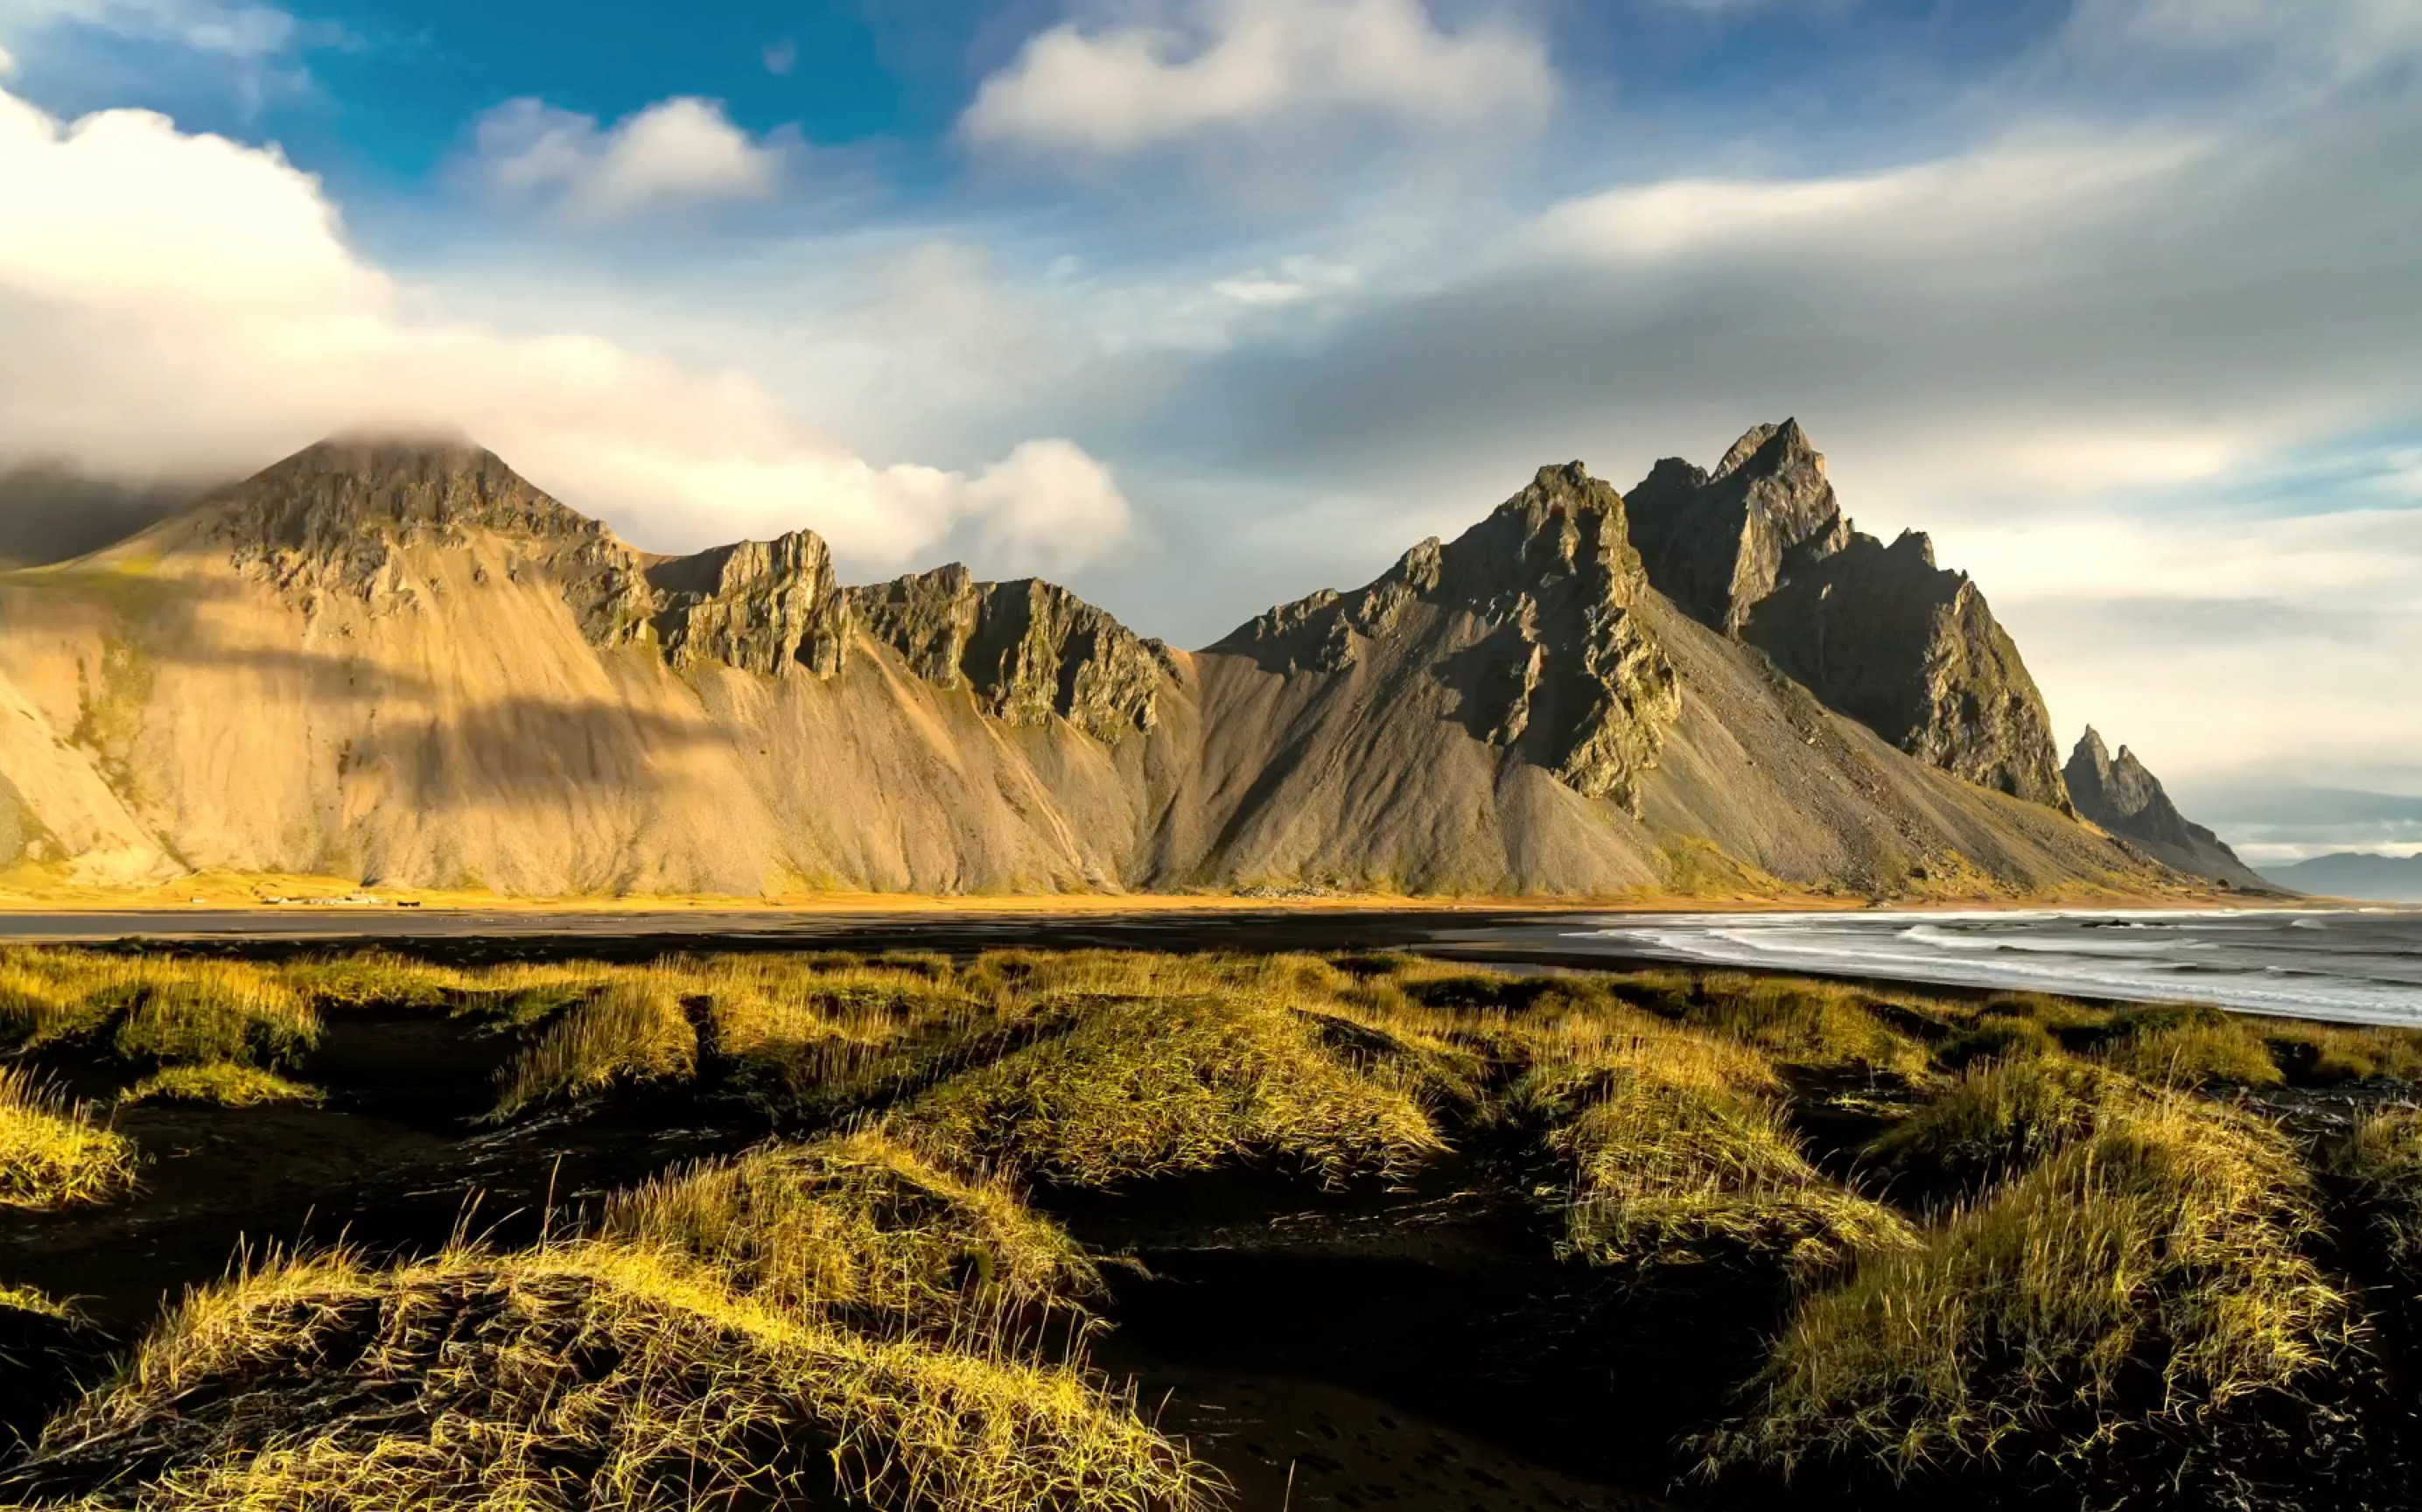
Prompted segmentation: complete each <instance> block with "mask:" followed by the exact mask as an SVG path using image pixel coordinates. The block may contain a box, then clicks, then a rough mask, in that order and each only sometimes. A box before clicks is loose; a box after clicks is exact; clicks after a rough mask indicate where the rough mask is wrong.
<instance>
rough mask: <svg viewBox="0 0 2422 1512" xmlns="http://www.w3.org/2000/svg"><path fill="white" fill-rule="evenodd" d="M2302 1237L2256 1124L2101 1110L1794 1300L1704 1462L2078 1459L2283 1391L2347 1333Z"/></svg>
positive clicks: (1914, 1464)
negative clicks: (1904, 1238)
mask: <svg viewBox="0 0 2422 1512" xmlns="http://www.w3.org/2000/svg"><path fill="white" fill-rule="evenodd" d="M2319 1228H2320V1214H2319V1210H2318V1206H2317V1203H2316V1199H2315V1193H2314V1189H2313V1184H2312V1180H2311V1178H2310V1176H2309V1175H2308V1174H2307V1173H2306V1172H2305V1171H2304V1168H2303V1166H2302V1165H2301V1164H2300V1163H2299V1162H2298V1160H2297V1158H2296V1155H2295V1152H2294V1151H2293V1150H2292V1149H2291V1148H2290V1147H2289V1145H2288V1142H2287V1141H2286V1139H2285V1138H2284V1137H2282V1136H2281V1135H2280V1134H2279V1132H2278V1131H2277V1130H2276V1129H2274V1128H2273V1127H2272V1126H2269V1125H2267V1124H2264V1123H2262V1122H2260V1121H2258V1120H2256V1119H2254V1118H2251V1117H2248V1116H2246V1115H2244V1114H2242V1113H2240V1112H2237V1111H2234V1110H2230V1109H2226V1108H2223V1107H2219V1106H2217V1105H2213V1104H2210V1103H2207V1102H2201V1101H2198V1100H2196V1099H2194V1098H2193V1097H2191V1096H2189V1095H2183V1094H2178V1093H2149V1094H2147V1095H2145V1096H2144V1097H2143V1098H2141V1099H2137V1100H2129V1101H2122V1102H2115V1103H2111V1104H2107V1105H2106V1106H2105V1108H2104V1110H2103V1111H2102V1114H2101V1116H2100V1119H2099V1121H2098V1124H2097V1126H2096V1127H2095V1128H2094V1129H2093V1131H2092V1132H2091V1133H2090V1134H2088V1135H2086V1136H2084V1137H2083V1138H2080V1139H2078V1140H2077V1141H2075V1142H2072V1143H2070V1144H2068V1146H2067V1147H2066V1148H2063V1149H2061V1150H2060V1151H2059V1152H2058V1153H2056V1154H2054V1155H2052V1157H2051V1158H2048V1159H2046V1160H2044V1161H2042V1162H2041V1163H2040V1164H2038V1165H2037V1166H2036V1167H2034V1168H2033V1169H2032V1170H2030V1171H2028V1172H2026V1173H2024V1174H2021V1175H2020V1176H2018V1177H2016V1178H2014V1179H2012V1180H2011V1181H2009V1182H2008V1183H2006V1184H2005V1185H2004V1186H2002V1187H2000V1188H1998V1189H1993V1190H1991V1191H1990V1192H1989V1193H1988V1194H1987V1195H1986V1196H1985V1197H1984V1198H1982V1199H1981V1200H1980V1201H1979V1202H1977V1203H1976V1204H1975V1205H1973V1206H1969V1207H1966V1208H1963V1209H1960V1210H1958V1211H1957V1212H1955V1213H1953V1214H1952V1215H1951V1216H1950V1217H1949V1218H1947V1219H1946V1220H1945V1221H1943V1222H1942V1224H1941V1225H1939V1226H1938V1227H1936V1228H1935V1229H1933V1230H1932V1231H1930V1232H1929V1233H1928V1234H1927V1236H1926V1242H1925V1244H1924V1246H1923V1247H1922V1248H1919V1249H1916V1250H1914V1251H1910V1252H1895V1253H1884V1254H1879V1255H1873V1256H1869V1257H1868V1258H1866V1259H1864V1261H1862V1263H1861V1264H1860V1266H1859V1268H1858V1269H1857V1270H1856V1272H1855V1273H1854V1274H1853V1275H1852V1276H1851V1277H1850V1278H1849V1279H1848V1281H1846V1282H1844V1283H1843V1284H1840V1285H1837V1286H1834V1287H1832V1288H1830V1289H1827V1290H1823V1291H1819V1292H1816V1293H1815V1294H1813V1295H1811V1296H1810V1297H1808V1298H1807V1299H1805V1300H1803V1301H1802V1302H1801V1305H1800V1307H1799V1309H1798V1311H1797V1313H1796V1315H1795V1316H1794V1317H1793V1319H1792V1321H1791V1324H1790V1326H1789V1328H1788V1329H1787V1330H1786V1331H1785V1333H1784V1335H1783V1337H1782V1338H1781V1339H1780V1340H1779V1341H1778V1342H1777V1343H1776V1345H1775V1347H1774V1350H1773V1354H1772V1356H1771V1358H1770V1360H1769V1362H1768V1364H1767V1366H1766V1368H1765V1369H1764V1371H1763V1372H1762V1373H1761V1374H1760V1376H1759V1377H1758V1378H1757V1379H1756V1381H1755V1382H1754V1383H1753V1389H1752V1401H1753V1406H1752V1410H1750V1412H1749V1413H1748V1414H1747V1416H1746V1417H1744V1418H1743V1419H1742V1420H1740V1421H1739V1422H1738V1423H1736V1424H1734V1425H1730V1426H1729V1427H1727V1428H1726V1429H1724V1430H1722V1431H1721V1432H1719V1433H1718V1434H1716V1435H1714V1436H1712V1437H1711V1438H1710V1440H1709V1441H1708V1444H1707V1447H1708V1449H1709V1454H1710V1459H1711V1462H1714V1463H1718V1464H1721V1463H1724V1462H1729V1461H1737V1460H1752V1461H1758V1462H1763V1463H1767V1464H1771V1465H1775V1466H1778V1467H1780V1468H1782V1469H1783V1470H1785V1472H1786V1473H1787V1472H1788V1471H1790V1470H1791V1469H1792V1468H1793V1467H1795V1466H1797V1465H1798V1464H1800V1463H1801V1462H1803V1461H1805V1460H1806V1459H1808V1458H1810V1457H1839V1458H1847V1459H1857V1460H1866V1461H1870V1462H1873V1463H1876V1464H1878V1465H1879V1466H1880V1467H1882V1468H1884V1469H1886V1470H1889V1471H1891V1472H1892V1473H1895V1474H1907V1473H1912V1472H1915V1471H1918V1470H1921V1469H1924V1468H1926V1467H1929V1466H1933V1467H1942V1466H1959V1465H1967V1464H1974V1463H1978V1462H1983V1461H1988V1460H1992V1459H1994V1458H1997V1457H2008V1456H2010V1455H2012V1454H2015V1453H2018V1452H2020V1449H2021V1445H2024V1446H2027V1447H2028V1448H2030V1449H2032V1450H2035V1451H2039V1452H2042V1453H2046V1454H2050V1455H2053V1456H2055V1457H2068V1458H2077V1457H2086V1456H2091V1455H2093V1454H2096V1453H2098V1452H2100V1451H2101V1450H2103V1449H2105V1448H2107V1447H2109V1446H2110V1445H2111V1444H2113V1443H2114V1442H2115V1441H2118V1440H2120V1439H2123V1438H2125V1437H2127V1436H2128V1435H2129V1434H2130V1433H2131V1431H2132V1430H2134V1429H2136V1428H2140V1427H2143V1426H2146V1425H2151V1424H2156V1423H2162V1422H2168V1423H2180V1422H2186V1421H2190V1420H2195V1419H2198V1418H2200V1417H2201V1416H2203V1415H2205V1414H2209V1413H2210V1412H2212V1411H2215V1410H2219V1409H2222V1408H2225V1406H2227V1405H2228V1404H2230V1403H2232V1402H2234V1401H2236V1400H2238V1399H2240V1398H2242V1397H2245V1396H2248V1395H2250V1394H2255V1393H2259V1392H2266V1391H2288V1390H2292V1389H2293V1388H2294V1386H2295V1384H2296V1382H2297V1381H2298V1380H2299V1378H2303V1377H2304V1376H2305V1375H2307V1374H2308V1373H2311V1372H2314V1371H2316V1370H2319V1369H2320V1368H2321V1367H2323V1366H2324V1365H2325V1364H2326V1363H2327V1362H2330V1361H2332V1360H2334V1359H2335V1358H2336V1357H2337V1356H2338V1353H2339V1351H2340V1350H2341V1349H2343V1348H2344V1347H2346V1345H2347V1343H2348V1340H2349V1338H2350V1336H2351V1325H2350V1321H2349V1313H2348V1307H2347V1302H2346V1299H2345V1298H2344V1297H2343V1296H2342V1295H2341V1293H2340V1292H2339V1290H2338V1289H2337V1288H2336V1287H2335V1285H2333V1284H2331V1283H2330V1282H2329V1281H2328V1280H2327V1279H2326V1278H2324V1276H2323V1275H2322V1274H2321V1272H2320V1270H2319V1269H2318V1268H2316V1267H2315V1265H2314V1264H2313V1262H2312V1261H2311V1260H2310V1259H2309V1258H2307V1257H2306V1255H2305V1253H2304V1247H2305V1245H2306V1244H2307V1243H2308V1242H2309V1241H2311V1240H2312V1239H2313V1238H2314V1236H2316V1234H2317V1233H2318V1231H2319Z"/></svg>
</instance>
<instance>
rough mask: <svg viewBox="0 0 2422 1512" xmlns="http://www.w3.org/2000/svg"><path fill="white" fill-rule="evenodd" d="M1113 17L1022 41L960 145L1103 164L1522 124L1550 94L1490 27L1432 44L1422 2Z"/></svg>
mask: <svg viewBox="0 0 2422 1512" xmlns="http://www.w3.org/2000/svg"><path fill="white" fill-rule="evenodd" d="M1116 14H1117V19H1116V20H1114V21H1112V22H1111V23H1110V24H1105V25H1102V26H1099V27H1093V28H1088V27H1085V26H1083V25H1080V24H1077V23H1076V22H1064V23H1062V24H1059V25H1057V26H1053V27H1052V28H1050V29H1049V30H1047V31H1045V32H1043V33H1041V34H1040V35H1038V36H1036V37H1033V38H1031V39H1029V40H1028V41H1027V43H1026V45H1025V47H1024V48H1022V49H1021V50H1020V51H1019V53H1018V55H1017V56H1016V57H1015V58H1014V60H1013V61H1012V62H1011V63H1010V64H1009V66H1008V67H1007V68H1005V69H1003V70H1002V71H999V72H998V73H996V74H994V75H993V76H992V77H990V78H988V79H986V80H984V82H983V86H982V87H980V88H979V89H978V91H977V93H976V98H975V102H974V103H973V104H971V105H970V106H969V107H968V109H967V114H966V116H965V117H964V118H962V120H961V122H960V125H961V129H962V130H963V131H964V132H965V133H966V134H967V138H968V139H969V140H970V141H972V142H974V143H976V144H977V145H978V146H981V147H988V148H1003V149H1010V150H1029V151H1041V152H1066V153H1077V154H1086V155H1100V156H1117V155H1121V154H1126V153H1132V152H1137V151H1140V150H1148V149H1152V148H1156V147H1160V146H1163V145H1166V144H1169V143H1172V142H1175V141H1178V140H1181V139H1184V138H1187V137H1189V136H1193V135H1196V134H1200V133H1203V132H1205V131H1212V130H1219V129H1223V128H1236V127H1246V126H1252V125H1257V124H1262V123H1266V122H1271V121H1277V120H1282V119H1286V118H1300V117H1303V116H1306V115H1313V114H1324V113H1353V114H1362V115H1368V116H1376V117H1379V118H1385V119H1388V120H1391V121H1393V122H1397V123H1401V124H1406V125H1415V126H1447V127H1454V126H1464V127H1469V126H1473V125H1477V124H1482V123H1486V122H1489V121H1492V120H1498V121H1514V122H1520V123H1525V124H1527V123H1533V122H1535V121H1537V120H1538V119H1539V118H1541V117H1542V116H1543V115H1544V114H1545V112H1546V111H1547V109H1548V108H1549V105H1550V104H1551V103H1552V102H1553V100H1554V98H1555V93H1556V80H1555V75H1554V72H1553V71H1552V70H1551V68H1550V67H1549V62H1548V56H1547V50H1546V47H1545V45H1544V44H1543V43H1542V42H1541V40H1540V39H1539V38H1538V37H1536V36H1535V35H1533V34H1532V33H1530V32H1528V31H1526V30H1523V29H1521V28H1519V27H1518V26H1516V25H1514V24H1511V23H1509V22H1505V21H1501V20H1482V21H1476V22H1473V23H1471V24H1468V25H1466V26H1464V27H1462V28H1460V29H1457V30H1452V31H1450V30H1446V29H1443V28H1441V27H1440V26H1439V25H1438V24H1437V23H1436V22H1435V21H1433V19H1432V18H1431V16H1430V14H1429V11H1428V10H1427V9H1426V8H1425V7H1424V5H1423V0H1171V3H1168V4H1159V5H1130V6H1126V7H1124V8H1121V9H1120V10H1119V11H1118V12H1117V13H1116Z"/></svg>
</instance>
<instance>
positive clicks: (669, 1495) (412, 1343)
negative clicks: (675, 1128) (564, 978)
mask: <svg viewBox="0 0 2422 1512" xmlns="http://www.w3.org/2000/svg"><path fill="white" fill-rule="evenodd" d="M11 1479H12V1481H13V1483H14V1485H13V1487H12V1489H14V1490H15V1491H16V1492H17V1500H18V1501H19V1502H20V1504H24V1505H29V1506H74V1507H77V1508H81V1509H84V1512H103V1509H118V1508H124V1509H128V1512H135V1509H141V1512H169V1509H176V1512H204V1509H209V1512H237V1509H240V1508H241V1509H245V1512H252V1509H267V1508H298V1509H299V1508H339V1507H414V1508H431V1509H436V1512H574V1509H581V1512H586V1509H589V1508H595V1507H604V1506H612V1507H621V1508H634V1509H637V1508H650V1509H654V1508H662V1509H665V1512H671V1509H673V1508H685V1507H693V1506H722V1505H738V1506H775V1505H811V1506H824V1505H832V1504H872V1505H878V1506H884V1507H891V1508H899V1509H902V1512H1012V1509H1020V1512H1022V1509H1028V1508H1040V1509H1058V1512H1095V1509H1100V1512H1188V1509H1191V1508H1195V1507H1198V1506H1202V1505H1203V1504H1205V1502H1206V1500H1207V1496H1206V1489H1207V1488H1206V1484H1205V1481H1204V1478H1203V1474H1202V1473H1201V1472H1199V1471H1198V1470H1197V1469H1196V1468H1195V1467H1194V1466H1193V1465H1192V1464H1191V1463H1190V1462H1189V1461H1188V1459H1187V1456H1186V1455H1185V1453H1184V1451H1183V1450H1182V1449H1181V1448H1179V1447H1178V1446H1177V1445H1175V1444H1173V1443H1172V1442H1171V1441H1168V1440H1167V1439H1164V1438H1163V1437H1161V1436H1160V1435H1159V1434H1157V1433H1156V1432H1155V1431H1154V1430H1153V1429H1152V1428H1151V1427H1149V1426H1147V1425H1145V1424H1144V1423H1143V1422H1141V1421H1140V1419H1139V1418H1138V1417H1137V1416H1136V1414H1135V1412H1134V1410H1133V1404H1132V1402H1131V1401H1130V1400H1129V1399H1127V1398H1124V1397H1120V1396H1115V1395H1112V1394H1109V1393H1108V1392H1106V1391H1105V1390H1103V1389H1102V1388H1101V1387H1099V1386H1098V1385H1096V1384H1095V1383H1094V1382H1093V1381H1092V1380H1091V1379H1089V1378H1086V1377H1085V1376H1083V1375H1082V1374H1080V1373H1079V1372H1078V1371H1077V1370H1075V1369H1072V1368H1068V1367H1064V1366H1054V1365H1044V1364H1036V1363H1032V1362H1023V1361H1019V1360H1016V1359H1013V1358H1008V1357H1004V1356H1001V1355H999V1354H987V1353H980V1352H976V1351H972V1350H967V1349H961V1348H955V1347H948V1346H944V1345H937V1344H935V1343H931V1342H928V1341H923V1340H914V1339H877V1338H872V1337H869V1336H866V1335H864V1334H860V1333H856V1332H852V1331H847V1330H841V1329H836V1328H833V1327H831V1326H829V1325H828V1324H826V1323H825V1322H823V1321H820V1320H818V1319H816V1318H813V1317H810V1316H805V1315H800V1314H797V1313H794V1312H792V1311H789V1310H786V1309H783V1308H781V1307H779V1306H773V1305H769V1304H768V1303H767V1302H766V1301H765V1300H763V1299H750V1298H745V1297H741V1296H738V1295H735V1294H734V1293H733V1292H732V1291H731V1289H730V1288H728V1287H726V1286H725V1285H723V1284H720V1283H719V1282H718V1281H717V1280H716V1278H715V1277H714V1276H712V1275H711V1274H709V1273H708V1272H707V1271H706V1270H705V1269H704V1268H700V1267H698V1266H694V1265H688V1264H684V1263H683V1262H681V1261H680V1260H679V1259H678V1258H677V1257H676V1256H674V1255H672V1254H671V1253H669V1252H663V1251H651V1250H644V1249H635V1248H631V1247H628V1246H622V1245H616V1244H609V1243H604V1242H599V1241H594V1240H589V1241H576V1242H570V1243H558V1244H554V1245H550V1246H544V1247H542V1248H540V1249H537V1250H534V1251H527V1252H515V1253H509V1254H495V1253H490V1252H483V1251H480V1250H476V1249H466V1248H455V1249H451V1250H448V1251H447V1252H444V1253H442V1254H439V1255H437V1256H435V1257H434V1258H432V1259H429V1260H426V1261H422V1262H418V1263H415V1264H410V1265H405V1266H402V1267H400V1268H394V1269H388V1270H379V1269H372V1268H369V1267H367V1266H366V1265H364V1264H363V1263H362V1262H361V1261H359V1260H358V1259H356V1258H355V1257H353V1256H351V1255H347V1254H343V1253H334V1254H321V1255H316V1256H312V1257H309V1258H304V1259H288V1260H280V1261H275V1262H273V1263H270V1264H268V1265H266V1266H263V1267H261V1268H257V1269H255V1270H253V1271H251V1272H250V1273H248V1274H246V1275H244V1276H242V1277H240V1278H239V1279H237V1280H234V1281H232V1282H229V1283H227V1284H221V1285H218V1286H213V1287H211V1288H208V1289H206V1290H203V1291H201V1292H198V1293H196V1294H193V1295H191V1296H189V1297H188V1299H187V1300H186V1301H185V1303H184V1305H183V1306H182V1307H181V1309H180V1310H179V1311H178V1312H177V1313H176V1315H174V1316H173V1317H171V1318H170V1319H169V1320H168V1321H166V1322H165V1324H163V1325H162V1326H161V1327H159V1328H158V1329H156V1330H155V1331H153V1333H152V1334H151V1335H150V1337H149V1339H148V1340H147V1341H146V1342H145V1343H144V1344H143V1346H142V1347H141V1348H140V1349H139V1350H138V1351H137V1352H136V1353H135V1354H134V1358H133V1359H132V1360H131V1361H130V1362H129V1363H128V1364H127V1365H126V1366H125V1367H124V1368H123V1369H122V1370H121V1372H120V1374H119V1375H118V1378H117V1379H116V1380H115V1381H114V1382H112V1383H111V1384H109V1385H108V1386H106V1387H104V1388H102V1390H100V1391H98V1392H96V1393H94V1394H91V1395H90V1396H88V1397H87V1398H86V1400H85V1401H84V1402H83V1403H81V1404H80V1405H78V1406H77V1407H75V1408H73V1409H71V1410H69V1411H68V1412H66V1413H64V1414H62V1415H61V1416H60V1417H58V1418H55V1419H54V1420H53V1422H52V1423H51V1425H49V1427H48V1428H47V1429H46V1430H45V1431H44V1433H43V1435H42V1437H41V1439H40V1441H39V1445H38V1446H37V1448H36V1451H35V1452H34V1454H33V1455H32V1456H31V1457H29V1458H28V1459H27V1460H26V1461H24V1462H23V1463H21V1464H20V1465H19V1466H18V1467H17V1469H16V1470H15V1471H14V1473H13V1474H12V1477H11Z"/></svg>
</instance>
